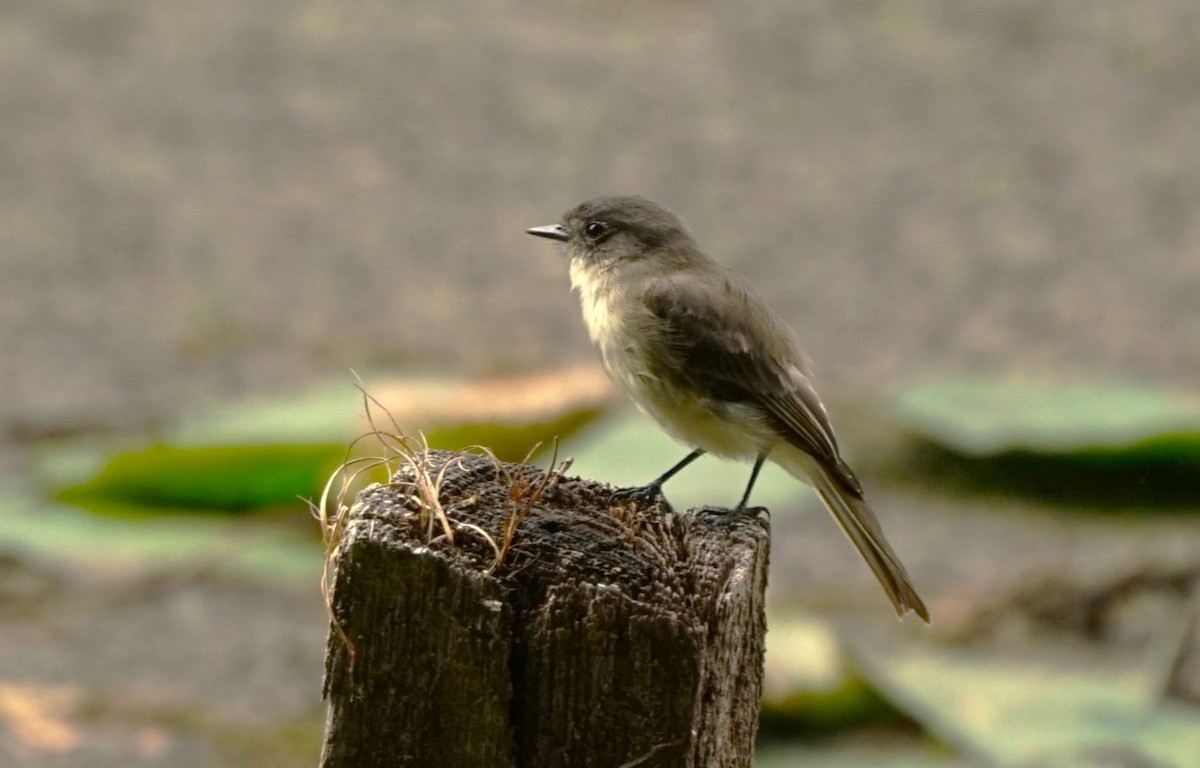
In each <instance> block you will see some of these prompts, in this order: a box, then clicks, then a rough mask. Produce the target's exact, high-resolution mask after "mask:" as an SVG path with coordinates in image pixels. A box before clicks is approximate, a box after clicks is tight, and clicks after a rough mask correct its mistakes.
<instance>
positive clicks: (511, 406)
mask: <svg viewBox="0 0 1200 768" xmlns="http://www.w3.org/2000/svg"><path fill="white" fill-rule="evenodd" d="M557 373H559V372H551V373H549V374H543V375H540V376H538V377H532V376H531V377H522V378H513V379H510V380H491V381H486V382H471V381H458V380H456V381H446V382H442V383H438V382H434V381H431V380H426V379H421V380H404V379H398V380H392V381H390V382H386V383H384V384H381V388H383V389H385V390H387V391H389V392H391V393H393V395H392V397H393V399H394V400H399V401H400V402H398V403H393V404H389V405H388V406H387V407H385V406H384V405H382V404H381V403H380V402H379V401H378V400H375V399H374V398H373V397H370V396H367V397H363V396H355V395H354V394H352V393H353V390H351V389H350V388H349V387H346V386H341V387H326V388H323V389H319V390H316V391H314V392H310V393H305V394H302V395H299V396H296V397H292V398H283V399H278V400H275V401H272V402H256V403H242V404H237V405H234V406H230V407H226V408H222V409H218V410H217V411H215V412H213V413H207V414H202V415H198V416H191V417H190V418H187V419H185V420H184V421H183V423H181V424H180V425H179V426H178V427H177V428H176V429H174V430H173V431H172V432H171V434H170V436H169V437H168V438H167V439H166V440H165V441H164V442H163V443H160V444H158V445H153V446H149V447H145V446H135V447H132V448H126V447H121V446H115V445H104V444H97V443H95V442H88V443H83V444H70V443H68V444H63V445H45V446H42V450H41V452H40V453H41V462H40V463H41V469H42V474H43V476H44V477H45V478H47V479H48V481H49V484H50V485H51V486H52V487H54V488H56V489H58V490H57V497H58V498H59V499H61V500H63V501H68V502H70V503H72V504H76V505H79V506H82V507H85V508H87V509H89V510H92V511H96V512H104V513H136V512H139V511H141V512H143V513H145V512H153V513H162V512H165V511H170V510H174V511H179V510H188V511H244V510H255V509H263V508H271V507H279V506H290V507H297V506H299V504H300V500H301V499H314V498H316V497H318V496H319V495H320V494H321V490H322V488H323V487H324V485H325V482H326V480H327V479H328V478H329V476H330V475H331V473H333V472H334V471H335V470H336V469H337V468H338V466H340V465H341V464H342V462H344V461H345V460H347V459H349V458H353V457H362V456H387V455H388V454H389V451H388V449H387V448H386V447H385V445H384V443H386V439H384V440H381V439H379V438H378V437H377V436H373V435H370V434H369V433H370V431H371V430H372V429H373V428H378V429H379V430H380V431H381V432H382V433H388V436H389V437H391V436H393V435H394V434H396V433H399V432H400V431H401V429H404V430H406V434H407V436H408V437H411V438H413V439H414V440H415V441H416V442H415V443H414V444H419V443H420V442H421V440H422V439H423V440H424V442H425V443H426V444H428V446H429V447H431V448H442V449H446V450H461V449H469V448H473V447H478V446H484V447H486V448H488V449H489V450H491V451H492V452H494V453H495V454H496V456H497V457H498V458H500V459H501V460H502V461H513V462H519V461H522V460H524V459H526V458H528V457H531V456H537V455H539V454H540V453H544V452H546V451H549V450H550V449H551V448H552V446H553V443H554V440H555V439H556V438H557V437H562V436H567V435H571V434H573V433H574V432H576V431H578V430H579V429H581V428H582V427H583V426H585V425H586V424H588V423H590V422H592V421H593V420H595V419H596V418H597V417H598V416H599V415H600V414H601V413H602V412H603V410H604V405H603V402H602V401H601V398H600V397H597V396H593V395H592V394H590V393H587V392H585V393H584V395H583V396H581V397H559V398H557V399H556V398H555V397H554V396H553V394H554V392H553V390H554V383H555V380H554V378H553V377H554V376H555V375H556V374H557ZM562 375H564V376H568V375H577V374H576V373H575V372H573V371H568V372H563V373H562ZM534 383H536V384H537V385H538V386H543V387H546V388H547V389H548V390H550V391H549V392H548V393H547V395H546V396H545V397H539V396H536V395H537V394H538V393H536V392H534V393H532V394H533V395H535V396H533V397H530V394H531V392H530V387H531V386H533V385H534ZM483 387H487V388H488V389H487V390H486V392H485V393H484V395H483V396H481V395H480V393H479V391H478V390H479V389H482V388H483ZM396 392H400V393H401V395H400V396H397V395H395V394H394V393H396ZM460 394H461V395H462V399H461V401H459V400H456V395H460ZM456 403H458V405H459V407H455V404H456ZM356 407H357V408H358V409H359V410H358V412H357V414H356V411H355V408H356ZM366 408H370V409H371V411H372V413H371V418H370V419H367V418H366V417H365V416H364V414H363V410H365V409H366ZM401 409H403V414H402V416H401V418H400V423H402V424H404V425H406V426H404V427H403V428H402V427H401V426H400V425H399V424H398V423H397V420H396V418H393V415H394V413H398V412H399V411H401ZM356 415H357V418H356ZM372 424H373V426H372ZM356 434H358V435H367V439H364V440H355V436H356ZM351 441H354V444H353V445H352V446H351V447H350V448H347V444H348V443H351ZM359 479H360V480H363V481H385V480H386V479H387V476H386V473H385V471H384V470H383V468H382V467H381V468H377V469H375V470H374V471H368V472H366V473H364V474H363V475H362V476H361V477H360V478H359Z"/></svg>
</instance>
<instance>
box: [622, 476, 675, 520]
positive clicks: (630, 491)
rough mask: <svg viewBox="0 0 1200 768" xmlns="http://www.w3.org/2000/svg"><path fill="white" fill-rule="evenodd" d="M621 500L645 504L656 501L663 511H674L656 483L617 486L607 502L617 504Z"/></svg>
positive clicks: (648, 504) (652, 503)
mask: <svg viewBox="0 0 1200 768" xmlns="http://www.w3.org/2000/svg"><path fill="white" fill-rule="evenodd" d="M623 501H633V502H637V503H639V504H645V505H647V506H652V505H654V504H656V503H657V504H661V505H662V508H663V511H665V512H667V513H668V514H671V513H673V512H674V511H675V510H674V509H672V508H671V505H670V503H668V502H667V497H666V496H664V495H663V492H662V485H660V484H658V483H650V484H649V485H635V486H633V487H631V488H618V489H617V490H615V491H613V492H612V493H611V494H609V496H608V503H609V504H619V503H621V502H623Z"/></svg>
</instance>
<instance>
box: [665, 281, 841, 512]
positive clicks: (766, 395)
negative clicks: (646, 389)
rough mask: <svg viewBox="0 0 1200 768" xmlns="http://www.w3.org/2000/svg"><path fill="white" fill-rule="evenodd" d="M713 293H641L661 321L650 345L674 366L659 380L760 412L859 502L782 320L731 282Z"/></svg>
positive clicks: (672, 285)
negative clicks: (668, 380)
mask: <svg viewBox="0 0 1200 768" xmlns="http://www.w3.org/2000/svg"><path fill="white" fill-rule="evenodd" d="M715 291H716V292H715V293H714V286H713V285H712V284H711V283H710V282H705V283H701V282H699V281H696V280H693V279H688V278H686V277H685V278H679V277H675V278H667V279H662V280H658V281H655V282H654V283H652V284H651V285H650V287H649V288H648V289H647V290H646V292H645V293H644V294H643V297H642V299H643V303H644V304H645V307H646V309H647V310H648V311H649V312H650V314H651V315H653V316H654V317H655V318H657V320H658V322H657V323H656V324H655V327H656V328H657V329H658V333H657V335H656V337H655V343H657V344H659V345H660V349H659V352H660V354H661V355H662V356H663V357H665V358H666V359H669V360H671V361H672V365H671V366H670V370H662V371H656V372H655V373H656V375H658V376H660V377H674V378H675V379H677V380H678V381H679V382H680V383H682V384H683V385H685V386H687V387H689V388H690V389H692V390H693V391H697V392H701V393H703V394H705V395H707V396H709V397H712V398H714V399H716V400H721V401H726V402H736V403H748V404H752V405H756V406H758V407H759V408H761V409H762V411H763V412H764V413H765V414H766V415H767V417H768V418H769V419H770V420H771V422H772V423H773V424H774V426H775V428H776V429H778V430H779V433H780V436H781V437H782V438H783V439H785V440H786V441H787V442H789V443H791V444H792V445H794V446H796V447H797V448H799V449H800V450H802V451H804V452H805V453H807V454H809V455H811V456H812V457H813V458H814V459H816V460H817V462H818V463H819V464H820V465H821V466H822V467H824V468H826V469H827V470H828V471H829V472H830V474H831V475H832V476H833V477H835V478H837V480H838V481H839V482H840V483H841V484H842V485H843V486H844V487H845V488H846V489H848V490H850V491H852V492H853V493H854V495H856V496H859V497H861V496H862V486H861V485H860V484H859V482H858V479H857V478H856V477H855V476H854V473H853V472H851V471H850V468H849V467H848V466H847V465H846V463H845V462H844V461H842V458H841V456H840V455H839V454H838V447H837V438H836V437H835V436H834V433H833V426H832V425H831V424H830V423H829V415H828V414H827V413H826V411H825V405H824V404H823V403H822V402H821V398H820V397H819V396H818V395H817V392H816V390H815V389H814V388H813V386H812V382H811V381H809V379H808V377H807V376H806V375H805V374H804V373H803V371H801V370H800V365H799V360H800V358H799V354H798V353H797V352H796V350H795V348H794V346H793V345H792V343H791V340H790V334H789V332H788V331H787V329H786V327H785V326H784V325H783V323H782V321H780V320H779V319H778V318H776V317H775V316H774V315H773V314H771V312H770V310H768V309H767V308H766V306H765V305H763V304H761V303H760V302H759V301H758V300H757V299H755V298H754V297H753V296H751V295H750V294H749V292H748V291H747V289H746V288H745V287H743V286H742V285H740V284H739V283H737V282H736V279H735V278H732V277H730V276H723V279H722V280H721V281H720V284H719V285H718V286H716V288H715ZM763 330H765V331H766V333H763ZM656 357H657V356H656Z"/></svg>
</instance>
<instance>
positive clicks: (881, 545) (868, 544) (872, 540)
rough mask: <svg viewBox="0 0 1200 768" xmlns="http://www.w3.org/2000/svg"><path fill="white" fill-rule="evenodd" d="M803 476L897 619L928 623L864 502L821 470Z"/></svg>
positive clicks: (912, 589)
mask: <svg viewBox="0 0 1200 768" xmlns="http://www.w3.org/2000/svg"><path fill="white" fill-rule="evenodd" d="M806 474H808V475H809V476H810V482H811V483H812V485H813V487H814V488H815V489H816V491H817V495H818V496H820V497H821V501H823V502H825V506H826V508H827V509H829V511H830V513H832V514H833V518H834V519H835V520H837V523H838V525H839V526H841V528H842V530H843V531H845V532H846V536H848V537H849V538H850V541H851V542H852V543H853V544H854V546H855V548H856V549H857V550H858V552H859V554H861V555H862V556H863V559H864V560H866V561H867V565H869V566H870V567H871V571H872V572H874V574H875V578H877V579H879V583H880V584H881V585H882V586H883V591H884V592H886V593H887V596H888V597H889V598H890V599H891V601H892V605H893V606H895V608H896V613H897V615H899V616H904V614H905V613H907V612H908V611H912V612H913V613H915V614H917V615H918V616H920V617H921V618H922V619H924V620H925V622H926V623H928V622H929V609H928V608H926V607H925V603H924V601H922V600H921V596H920V595H918V594H917V590H916V589H915V588H914V587H913V585H912V580H911V579H910V578H909V576H908V572H907V571H906V570H904V565H903V564H901V562H900V558H899V557H898V556H897V555H896V553H895V552H894V551H893V550H892V548H891V546H890V545H889V544H888V542H887V539H886V538H884V536H883V529H882V528H881V527H880V525H879V519H878V518H876V517H875V513H874V512H873V511H871V507H870V506H868V505H867V502H866V501H865V500H863V499H862V498H859V497H856V496H855V495H853V493H852V492H851V491H850V490H848V489H847V488H846V487H845V485H843V484H841V483H839V482H838V481H837V480H836V479H835V478H834V477H833V476H832V475H831V474H830V473H829V472H828V471H826V470H825V469H823V468H820V467H817V468H815V471H811V472H809V473H806Z"/></svg>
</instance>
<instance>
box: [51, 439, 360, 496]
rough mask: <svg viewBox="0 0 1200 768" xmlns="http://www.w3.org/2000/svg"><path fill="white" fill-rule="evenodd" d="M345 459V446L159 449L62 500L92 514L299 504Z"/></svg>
mask: <svg viewBox="0 0 1200 768" xmlns="http://www.w3.org/2000/svg"><path fill="white" fill-rule="evenodd" d="M345 456H346V447H345V446H344V445H340V444H324V445H321V444H317V445H237V446H212V447H205V446H196V447H191V446H170V445H155V446H151V447H149V448H144V449H140V450H134V451H128V452H124V453H118V454H117V455H115V456H113V457H112V458H111V459H110V460H109V461H108V462H107V463H106V464H105V465H104V468H103V469H101V470H100V472H99V474H97V475H96V476H95V477H93V478H91V479H90V480H87V481H85V482H83V483H79V484H76V485H72V486H68V487H67V488H64V489H63V490H62V491H60V492H59V494H58V496H59V498H60V499H62V500H63V501H68V502H71V503H74V504H78V505H80V506H83V507H86V508H88V509H92V510H93V511H97V510H99V509H103V508H105V505H106V504H107V505H109V508H110V509H111V508H114V507H113V506H112V505H121V508H122V509H125V510H132V509H136V508H137V507H144V508H146V509H152V510H155V511H162V509H164V508H166V509H188V510H213V511H220V510H234V511H236V510H246V509H259V508H264V507H276V506H284V505H288V506H295V505H296V504H297V503H298V502H299V500H300V498H301V497H312V496H316V495H317V494H319V493H320V489H321V487H322V486H323V485H324V483H325V480H326V478H328V477H329V475H330V473H332V472H333V471H334V470H335V469H336V468H337V466H338V464H339V463H340V462H341V461H342V460H343V459H344V458H345Z"/></svg>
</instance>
